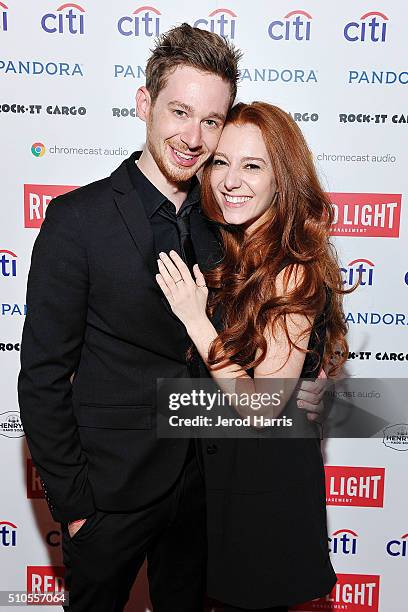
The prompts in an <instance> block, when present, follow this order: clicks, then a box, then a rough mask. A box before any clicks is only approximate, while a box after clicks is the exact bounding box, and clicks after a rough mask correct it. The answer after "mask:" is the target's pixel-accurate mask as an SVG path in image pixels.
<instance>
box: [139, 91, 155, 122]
mask: <svg viewBox="0 0 408 612" xmlns="http://www.w3.org/2000/svg"><path fill="white" fill-rule="evenodd" d="M151 106H152V100H151V98H150V94H149V92H148V91H147V89H146V87H145V86H144V85H142V87H139V89H138V90H137V92H136V115H137V116H138V117H139V119H141V120H142V121H144V122H146V121H147V119H148V118H149V113H150V109H151Z"/></svg>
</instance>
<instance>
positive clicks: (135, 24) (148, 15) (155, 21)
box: [118, 6, 161, 37]
mask: <svg viewBox="0 0 408 612" xmlns="http://www.w3.org/2000/svg"><path fill="white" fill-rule="evenodd" d="M160 15H161V13H160V11H158V10H157V9H156V8H154V7H153V6H141V7H140V8H137V9H135V10H134V11H133V13H132V15H131V16H128V15H125V16H124V17H120V18H119V20H118V32H119V34H122V36H148V37H151V36H159V34H160Z"/></svg>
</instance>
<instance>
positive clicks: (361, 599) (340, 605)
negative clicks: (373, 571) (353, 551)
mask: <svg viewBox="0 0 408 612" xmlns="http://www.w3.org/2000/svg"><path fill="white" fill-rule="evenodd" d="M379 599H380V577H379V576H376V575H367V574H337V583H336V584H335V586H334V587H333V589H332V590H331V592H330V593H329V594H328V595H326V597H321V598H320V599H313V601H308V602H306V603H302V604H300V605H298V606H294V607H293V608H291V610H303V611H304V612H309V611H310V612H313V611H314V610H316V611H317V610H319V611H320V612H322V610H323V611H325V610H326V611H328V612H332V611H333V610H345V611H347V612H378V609H379Z"/></svg>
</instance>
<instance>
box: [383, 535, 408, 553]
mask: <svg viewBox="0 0 408 612" xmlns="http://www.w3.org/2000/svg"><path fill="white" fill-rule="evenodd" d="M407 538H408V533H404V535H403V536H401V537H400V538H399V539H398V540H390V541H389V542H387V546H386V547H385V549H386V551H387V553H388V554H389V555H390V556H391V557H406V556H407Z"/></svg>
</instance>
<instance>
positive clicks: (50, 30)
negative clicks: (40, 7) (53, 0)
mask: <svg viewBox="0 0 408 612" xmlns="http://www.w3.org/2000/svg"><path fill="white" fill-rule="evenodd" d="M84 13H85V9H84V8H82V6H79V4H72V3H71V2H67V3H66V4H61V6H59V7H58V8H57V10H56V11H55V13H46V14H45V15H43V16H42V18H41V27H42V29H43V30H44V32H47V34H84V32H85V15H84Z"/></svg>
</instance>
